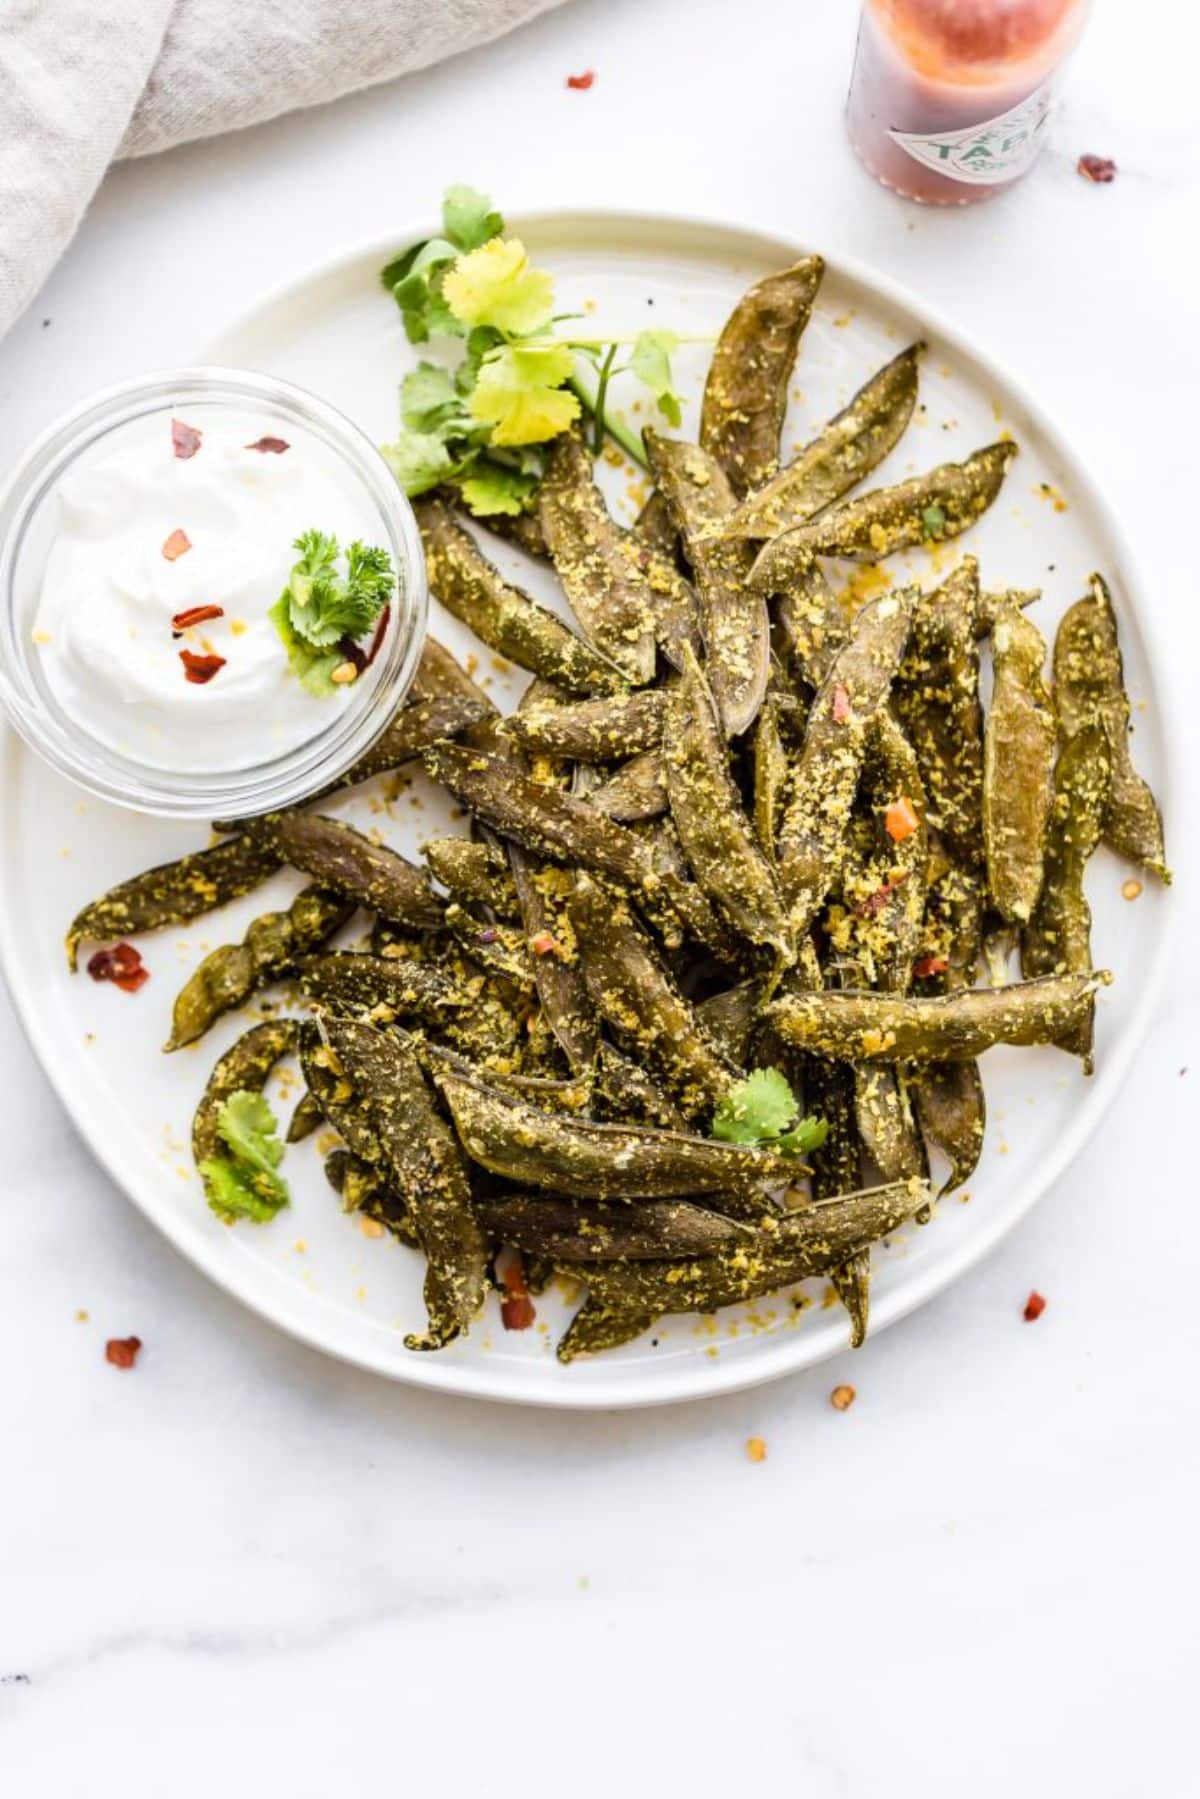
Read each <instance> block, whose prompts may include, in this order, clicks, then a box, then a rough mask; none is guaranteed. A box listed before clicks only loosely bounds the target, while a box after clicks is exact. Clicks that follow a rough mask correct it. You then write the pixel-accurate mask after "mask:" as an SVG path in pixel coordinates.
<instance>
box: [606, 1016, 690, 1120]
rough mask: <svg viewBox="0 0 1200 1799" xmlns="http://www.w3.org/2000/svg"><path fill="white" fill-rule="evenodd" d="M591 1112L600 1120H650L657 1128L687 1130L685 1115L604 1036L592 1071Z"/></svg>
mask: <svg viewBox="0 0 1200 1799" xmlns="http://www.w3.org/2000/svg"><path fill="white" fill-rule="evenodd" d="M591 1099H592V1113H593V1115H594V1117H595V1118H596V1119H597V1120H598V1121H599V1122H600V1123H602V1124H605V1123H607V1124H649V1125H653V1126H654V1128H655V1129H656V1130H660V1131H686V1130H687V1128H688V1124H687V1119H686V1118H685V1117H684V1115H683V1113H682V1112H681V1111H680V1110H679V1107H678V1106H677V1105H676V1104H675V1101H674V1100H673V1099H671V1098H670V1097H669V1096H668V1095H667V1094H666V1093H664V1092H663V1090H662V1088H661V1087H660V1086H659V1085H658V1083H657V1082H656V1081H653V1080H651V1078H650V1076H649V1075H648V1074H647V1073H646V1071H645V1069H644V1068H642V1067H640V1066H639V1064H638V1063H636V1062H631V1061H630V1060H629V1057H628V1056H623V1055H622V1054H621V1052H620V1050H618V1049H614V1048H613V1046H612V1044H611V1043H607V1042H605V1040H604V1039H603V1038H601V1039H600V1042H599V1044H598V1046H597V1049H596V1062H595V1067H594V1068H593V1071H592V1095H591Z"/></svg>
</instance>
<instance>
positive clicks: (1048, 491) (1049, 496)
mask: <svg viewBox="0 0 1200 1799" xmlns="http://www.w3.org/2000/svg"><path fill="white" fill-rule="evenodd" d="M1033 491H1034V493H1035V494H1037V495H1039V497H1040V498H1041V499H1043V500H1049V501H1050V504H1051V505H1052V506H1053V507H1054V510H1055V512H1065V511H1066V510H1067V502H1066V501H1065V500H1064V499H1063V497H1062V495H1061V494H1060V493H1059V491H1058V489H1057V487H1053V486H1052V485H1051V484H1050V482H1049V481H1039V482H1038V485H1037V486H1036V487H1035V488H1034V490H1033Z"/></svg>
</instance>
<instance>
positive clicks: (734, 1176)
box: [434, 1067, 796, 1217]
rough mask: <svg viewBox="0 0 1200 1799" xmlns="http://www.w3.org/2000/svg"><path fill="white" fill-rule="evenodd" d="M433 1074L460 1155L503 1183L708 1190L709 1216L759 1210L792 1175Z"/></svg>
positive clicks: (763, 1155)
mask: <svg viewBox="0 0 1200 1799" xmlns="http://www.w3.org/2000/svg"><path fill="white" fill-rule="evenodd" d="M434 1072H435V1079H436V1080H437V1083H438V1086H439V1087H440V1089H441V1091H442V1095H443V1097H444V1099H445V1100H446V1103H447V1105H448V1106H449V1107H450V1111H451V1113H452V1115H453V1118H454V1123H455V1127H456V1129H457V1130H458V1134H459V1136H460V1137H461V1139H462V1142H463V1145H464V1147H465V1149H466V1151H467V1154H468V1155H469V1156H470V1157H471V1159H472V1160H473V1161H475V1162H479V1163H480V1164H481V1165H482V1166H483V1167H484V1168H490V1169H491V1171H492V1173H493V1174H501V1175H504V1176H505V1178H506V1179H508V1180H511V1181H516V1182H519V1183H522V1184H528V1185H530V1186H534V1187H548V1188H550V1189H551V1191H553V1192H557V1193H574V1194H577V1195H578V1196H579V1197H580V1198H581V1199H676V1198H686V1197H687V1196H689V1195H694V1194H698V1193H710V1194H712V1195H714V1198H713V1200H712V1204H713V1205H714V1207H715V1208H716V1209H717V1210H718V1211H722V1212H728V1213H729V1214H730V1215H731V1216H734V1217H739V1216H747V1215H750V1216H755V1215H757V1214H758V1213H760V1212H761V1211H762V1210H763V1209H764V1207H765V1206H766V1204H767V1203H768V1202H767V1201H766V1200H765V1199H764V1197H763V1195H764V1193H765V1191H766V1189H768V1188H770V1187H778V1186H782V1185H783V1184H784V1182H786V1181H788V1180H790V1179H791V1178H792V1177H793V1176H794V1175H795V1173H796V1164H795V1163H794V1162H789V1161H788V1159H787V1158H786V1157H785V1156H777V1155H774V1154H772V1153H771V1152H769V1151H767V1150H760V1149H747V1148H744V1147H743V1146H742V1145H740V1144H733V1143H720V1142H716V1141H714V1140H713V1139H711V1138H708V1137H692V1136H688V1135H686V1134H685V1133H684V1132H682V1131H658V1130H652V1129H650V1128H649V1127H648V1126H645V1125H622V1124H590V1123H587V1122H586V1121H584V1120H582V1119H574V1118H564V1117H558V1116H555V1115H554V1114H552V1113H549V1112H541V1111H539V1110H538V1109H537V1108H536V1107H534V1106H531V1105H527V1104H526V1103H525V1102H524V1101H522V1100H519V1099H515V1098H513V1097H512V1096H511V1095H509V1094H505V1093H501V1092H499V1091H497V1090H496V1089H495V1088H492V1087H488V1086H485V1085H484V1084H483V1083H481V1082H478V1081H473V1080H468V1079H465V1078H464V1077H462V1076H461V1075H458V1074H457V1073H454V1072H453V1071H451V1070H449V1069H447V1068H444V1067H439V1068H436V1069H435V1071H434Z"/></svg>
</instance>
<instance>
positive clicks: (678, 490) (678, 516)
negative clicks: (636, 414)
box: [644, 428, 771, 737]
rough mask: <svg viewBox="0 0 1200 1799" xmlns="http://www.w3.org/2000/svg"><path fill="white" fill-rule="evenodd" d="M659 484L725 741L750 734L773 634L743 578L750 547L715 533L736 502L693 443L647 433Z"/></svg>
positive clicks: (712, 464) (764, 682)
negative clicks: (682, 558) (696, 614)
mask: <svg viewBox="0 0 1200 1799" xmlns="http://www.w3.org/2000/svg"><path fill="white" fill-rule="evenodd" d="M644 435H645V443H646V454H647V455H648V457H649V459H650V467H651V469H652V470H653V472H654V478H655V480H656V481H657V482H658V485H659V487H660V489H661V490H662V493H663V495H664V497H665V499H666V501H667V504H668V506H669V507H670V510H671V517H672V519H673V520H674V522H675V525H676V527H677V528H678V530H679V533H680V535H681V537H682V538H683V543H684V549H685V550H686V552H687V558H688V562H689V563H690V564H691V568H692V574H693V576H694V579H695V584H696V599H697V603H698V605H699V609H700V630H701V635H702V636H703V639H704V646H705V655H706V660H707V667H708V678H709V680H710V681H711V683H712V689H713V693H714V695H715V696H716V701H717V705H718V707H719V709H720V713H721V719H722V722H723V724H724V726H725V733H726V736H728V737H740V736H741V734H742V732H743V731H747V730H749V728H750V726H751V725H752V724H753V723H754V720H755V717H756V716H757V713H758V709H759V707H760V706H761V704H762V700H763V695H764V694H765V693H766V691H767V675H768V673H769V670H770V655H771V630H770V621H769V619H768V617H767V608H766V603H765V601H764V600H763V598H762V596H761V595H760V594H757V593H754V592H752V591H751V589H750V588H749V586H748V585H747V581H746V577H747V575H748V574H749V572H750V564H751V561H752V559H753V553H752V551H751V550H750V548H749V546H748V545H747V544H744V543H741V542H739V541H737V540H736V539H723V538H721V537H719V536H718V535H717V533H718V532H719V531H720V530H721V528H722V527H723V525H724V522H725V520H726V519H727V518H728V517H729V515H730V513H731V512H732V511H733V508H734V505H735V503H736V501H735V496H734V492H733V489H732V487H731V486H730V484H729V480H728V478H727V477H726V475H725V474H724V472H723V470H722V468H721V465H720V464H719V463H718V462H716V461H715V460H714V459H713V457H711V456H709V455H707V454H706V453H705V451H703V450H701V449H700V448H698V446H697V445H696V444H688V443H682V442H680V441H679V440H678V439H677V438H670V437H660V436H659V434H658V432H657V431H653V430H651V429H649V428H647V430H646V432H645V434H644Z"/></svg>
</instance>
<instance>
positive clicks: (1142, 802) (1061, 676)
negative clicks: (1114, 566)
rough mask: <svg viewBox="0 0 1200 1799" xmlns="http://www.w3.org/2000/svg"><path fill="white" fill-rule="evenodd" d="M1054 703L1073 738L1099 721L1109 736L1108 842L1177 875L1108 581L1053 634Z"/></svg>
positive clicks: (1099, 581) (1163, 873) (1096, 579)
mask: <svg viewBox="0 0 1200 1799" xmlns="http://www.w3.org/2000/svg"><path fill="white" fill-rule="evenodd" d="M1054 704H1055V709H1056V711H1057V714H1058V720H1059V726H1060V728H1061V730H1062V732H1063V734H1064V736H1066V737H1071V736H1073V735H1074V734H1075V733H1076V732H1077V731H1078V730H1080V729H1081V728H1082V727H1083V726H1084V725H1085V724H1089V723H1092V722H1094V721H1096V720H1098V721H1099V722H1100V724H1101V725H1102V726H1103V728H1104V731H1105V734H1106V736H1107V737H1108V746H1109V752H1110V756H1111V760H1112V793H1111V796H1110V798H1109V803H1108V809H1107V811H1106V813H1105V816H1104V841H1105V842H1106V843H1107V844H1108V845H1109V846H1110V847H1111V848H1112V849H1114V850H1116V852H1117V854H1118V855H1119V856H1126V857H1128V859H1129V860H1130V861H1131V862H1138V863H1140V864H1141V865H1142V866H1143V867H1144V868H1148V869H1149V870H1150V871H1151V873H1153V874H1156V875H1159V876H1160V877H1161V878H1162V879H1163V880H1167V881H1169V880H1170V878H1171V877H1170V874H1169V872H1168V869H1167V865H1166V851H1165V848H1164V845H1163V827H1162V816H1161V814H1160V813H1159V810H1158V803H1157V801H1156V800H1155V798H1154V795H1153V794H1152V793H1151V791H1150V788H1149V787H1148V786H1147V784H1146V782H1145V781H1144V780H1143V779H1142V777H1141V775H1139V774H1138V772H1137V770H1136V769H1135V768H1134V766H1133V758H1132V756H1131V754H1130V748H1129V730H1130V726H1129V696H1128V694H1127V693H1126V691H1125V673H1124V668H1123V665H1122V661H1121V647H1120V643H1119V642H1118V639H1117V616H1116V613H1115V611H1114V610H1113V603H1112V597H1111V595H1110V594H1109V591H1108V585H1107V583H1106V582H1105V581H1104V579H1103V577H1102V576H1100V575H1093V576H1092V577H1091V583H1090V592H1089V594H1088V595H1087V597H1086V598H1085V599H1082V600H1077V601H1076V602H1075V604H1074V605H1073V606H1072V607H1071V608H1070V610H1069V611H1068V612H1066V613H1065V614H1064V615H1063V620H1062V623H1061V624H1060V625H1059V627H1058V634H1057V636H1056V638H1055V640H1054Z"/></svg>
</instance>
